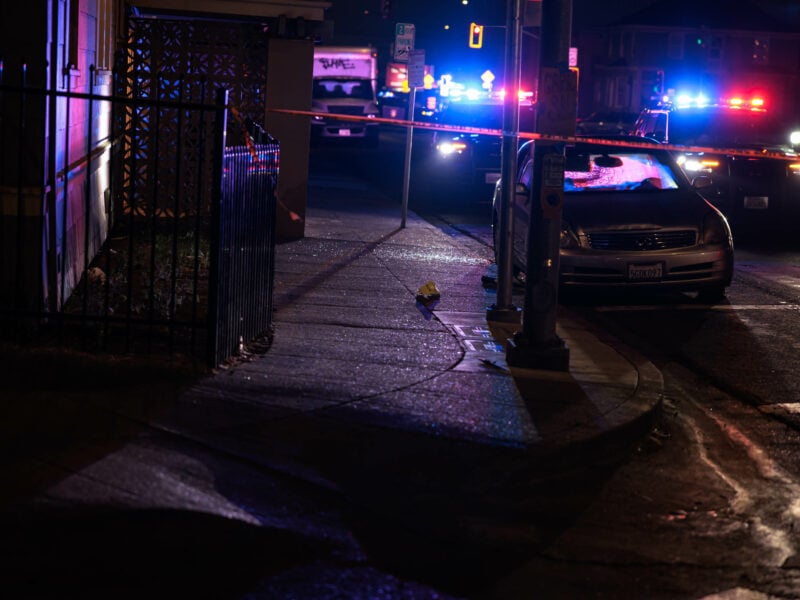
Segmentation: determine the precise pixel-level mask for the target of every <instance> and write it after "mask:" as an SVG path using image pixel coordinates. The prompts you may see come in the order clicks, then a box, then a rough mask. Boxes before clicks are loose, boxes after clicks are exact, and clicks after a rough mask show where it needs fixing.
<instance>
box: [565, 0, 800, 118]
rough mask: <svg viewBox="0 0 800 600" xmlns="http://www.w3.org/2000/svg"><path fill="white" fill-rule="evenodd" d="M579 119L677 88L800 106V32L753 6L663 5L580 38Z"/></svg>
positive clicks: (639, 104) (667, 1)
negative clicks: (754, 96) (751, 95)
mask: <svg viewBox="0 0 800 600" xmlns="http://www.w3.org/2000/svg"><path fill="white" fill-rule="evenodd" d="M573 44H574V45H577V46H578V47H579V49H580V54H579V57H580V63H579V66H580V69H581V89H580V92H579V100H578V106H579V113H580V114H586V113H588V112H590V111H593V110H625V111H634V112H635V111H639V110H640V109H641V108H643V107H645V106H647V105H649V104H651V103H652V102H653V101H654V100H657V99H658V98H659V97H660V96H661V95H663V94H664V93H668V92H669V91H670V90H674V91H676V92H677V91H684V90H685V91H687V92H689V93H692V92H701V91H702V92H703V93H704V94H705V95H707V96H709V97H719V96H722V95H726V94H730V93H733V92H736V93H743V94H746V93H751V92H753V93H756V92H757V93H761V94H763V95H764V96H765V98H766V99H767V101H768V103H769V106H770V108H771V109H772V110H776V111H782V112H789V113H791V112H796V111H797V108H796V107H797V106H798V105H800V102H798V101H799V100H800V30H798V28H797V27H793V26H791V25H790V24H789V23H787V22H785V21H782V20H780V19H778V18H776V17H774V16H772V15H770V14H767V13H766V12H764V11H763V10H762V9H761V8H759V7H757V6H756V5H754V4H751V3H750V2H746V1H745V2H726V3H723V2H697V1H696V0H663V1H658V2H655V3H654V4H652V5H650V6H649V7H647V8H645V9H643V10H641V11H639V12H636V13H633V14H631V15H629V16H627V17H624V18H622V19H620V20H618V21H616V22H614V23H611V24H609V25H606V26H603V27H597V28H594V29H592V30H590V31H586V32H583V33H581V34H578V35H576V39H575V40H573Z"/></svg>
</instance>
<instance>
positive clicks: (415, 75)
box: [408, 50, 425, 88]
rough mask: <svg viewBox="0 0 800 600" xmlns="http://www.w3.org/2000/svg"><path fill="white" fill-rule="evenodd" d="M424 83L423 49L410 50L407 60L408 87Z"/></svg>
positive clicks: (416, 86) (419, 85) (421, 85)
mask: <svg viewBox="0 0 800 600" xmlns="http://www.w3.org/2000/svg"><path fill="white" fill-rule="evenodd" d="M424 85H425V50H412V51H411V53H410V55H409V60H408V87H415V88H418V87H423V86H424Z"/></svg>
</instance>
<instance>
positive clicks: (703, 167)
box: [677, 154, 719, 173]
mask: <svg viewBox="0 0 800 600" xmlns="http://www.w3.org/2000/svg"><path fill="white" fill-rule="evenodd" d="M677 162H678V165H679V166H680V167H681V168H682V169H683V170H684V171H686V172H687V173H698V172H699V173H711V172H712V171H713V170H714V169H716V168H717V167H719V161H718V160H716V159H714V158H703V157H701V156H692V155H686V154H681V155H680V156H678V158H677Z"/></svg>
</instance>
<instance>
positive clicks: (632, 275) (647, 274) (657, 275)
mask: <svg viewBox="0 0 800 600" xmlns="http://www.w3.org/2000/svg"><path fill="white" fill-rule="evenodd" d="M663 274H664V267H663V265H662V263H652V264H647V265H634V264H629V265H628V281H661V277H662V276H663Z"/></svg>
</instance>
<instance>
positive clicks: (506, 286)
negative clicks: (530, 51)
mask: <svg viewBox="0 0 800 600" xmlns="http://www.w3.org/2000/svg"><path fill="white" fill-rule="evenodd" d="M524 1H525V0H507V3H506V45H505V52H506V56H505V75H504V80H505V86H506V96H505V99H504V105H503V144H502V148H501V162H500V184H501V188H500V210H499V215H498V221H497V223H495V224H494V226H495V227H497V228H498V231H497V233H496V234H495V236H494V239H495V243H497V244H498V248H497V300H496V302H495V304H494V305H493V306H491V307H489V310H488V311H487V312H486V320H487V321H503V322H516V323H519V320H520V313H519V310H518V309H517V307H516V306H514V301H513V288H514V269H513V259H512V255H513V237H512V229H513V222H514V195H515V192H516V185H515V183H514V182H515V180H516V173H517V149H518V147H519V89H520V71H521V58H520V54H521V39H522V36H521V32H522V6H523V2H524Z"/></svg>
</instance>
